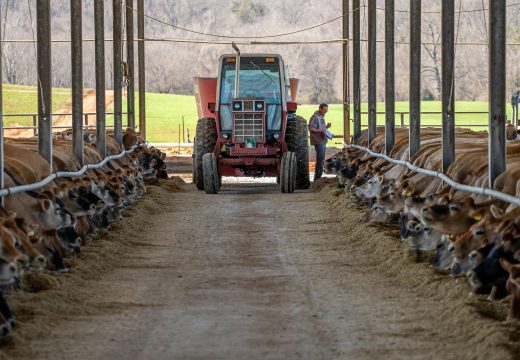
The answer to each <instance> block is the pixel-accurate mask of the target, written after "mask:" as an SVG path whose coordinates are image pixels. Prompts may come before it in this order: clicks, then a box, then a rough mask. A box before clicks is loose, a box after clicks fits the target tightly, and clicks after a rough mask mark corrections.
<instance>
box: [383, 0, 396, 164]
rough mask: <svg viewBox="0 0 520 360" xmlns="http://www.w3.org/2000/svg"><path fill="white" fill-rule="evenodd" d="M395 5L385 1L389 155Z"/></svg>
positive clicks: (387, 148)
mask: <svg viewBox="0 0 520 360" xmlns="http://www.w3.org/2000/svg"><path fill="white" fill-rule="evenodd" d="M394 6H395V4H394V0H386V1H385V68H386V69H385V72H386V78H385V79H386V81H385V82H386V83H385V112H386V114H385V152H386V154H387V155H389V154H390V151H392V148H393V147H394V144H395V75H394V74H395V55H394V46H395V45H394V40H395V35H394V33H395V27H394V26H395V25H394Z"/></svg>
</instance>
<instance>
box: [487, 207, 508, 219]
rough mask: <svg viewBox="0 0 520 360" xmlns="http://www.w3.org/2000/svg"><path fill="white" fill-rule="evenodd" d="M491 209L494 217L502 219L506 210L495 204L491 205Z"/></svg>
mask: <svg viewBox="0 0 520 360" xmlns="http://www.w3.org/2000/svg"><path fill="white" fill-rule="evenodd" d="M489 211H490V212H491V215H493V217H494V218H495V219H500V218H501V217H502V216H504V210H502V209H501V208H499V207H498V206H496V205H495V204H493V205H491V207H490V208H489Z"/></svg>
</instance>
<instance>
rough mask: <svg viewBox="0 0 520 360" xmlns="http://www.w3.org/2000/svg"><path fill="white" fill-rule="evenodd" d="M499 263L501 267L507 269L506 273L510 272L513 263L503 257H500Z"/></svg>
mask: <svg viewBox="0 0 520 360" xmlns="http://www.w3.org/2000/svg"><path fill="white" fill-rule="evenodd" d="M500 265H502V268H503V269H504V270H505V271H507V272H508V273H510V272H511V269H512V267H513V264H511V263H510V262H509V261H507V260H506V259H505V258H500Z"/></svg>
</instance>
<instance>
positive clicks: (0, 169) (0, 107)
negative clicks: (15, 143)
mask: <svg viewBox="0 0 520 360" xmlns="http://www.w3.org/2000/svg"><path fill="white" fill-rule="evenodd" d="M1 19H2V9H1V6H0V39H2V22H1ZM31 26H32V24H31ZM2 45H3V44H1V43H0V189H3V188H4V185H5V181H4V102H3V101H4V100H3V93H4V89H3V76H2V74H3V73H2V52H3V49H2ZM0 202H1V204H2V206H4V198H3V197H2V198H1V199H0Z"/></svg>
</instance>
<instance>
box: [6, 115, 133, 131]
mask: <svg viewBox="0 0 520 360" xmlns="http://www.w3.org/2000/svg"><path fill="white" fill-rule="evenodd" d="M105 114H106V115H115V113H113V112H106V113H105ZM126 114H127V113H121V115H126ZM72 115H73V114H72V113H52V116H72ZM95 115H96V113H94V112H87V113H83V127H84V128H95V126H96V125H90V124H89V116H95ZM3 117H4V118H8V117H12V118H17V117H18V118H20V117H30V118H32V126H18V125H17V126H4V127H3V129H4V130H31V129H32V130H34V135H36V133H37V131H36V130H37V129H38V114H35V113H33V114H4V115H3ZM106 127H107V128H113V127H114V125H107V126H106ZM51 128H52V129H70V128H71V125H68V126H65V125H52V127H51Z"/></svg>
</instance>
